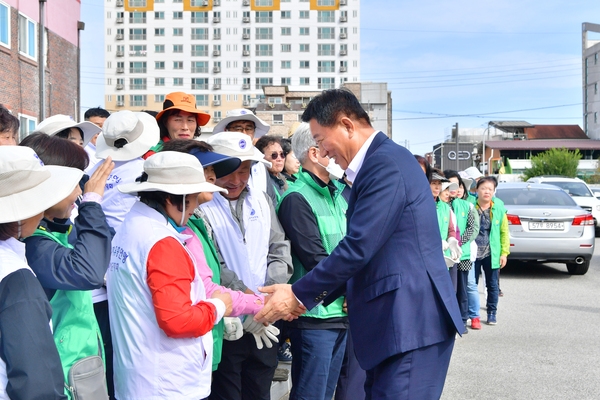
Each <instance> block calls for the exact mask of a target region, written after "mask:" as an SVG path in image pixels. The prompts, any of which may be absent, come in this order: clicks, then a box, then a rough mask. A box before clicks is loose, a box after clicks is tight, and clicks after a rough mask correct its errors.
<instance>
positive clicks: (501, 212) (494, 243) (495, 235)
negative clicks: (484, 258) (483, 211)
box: [490, 197, 506, 269]
mask: <svg viewBox="0 0 600 400" xmlns="http://www.w3.org/2000/svg"><path fill="white" fill-rule="evenodd" d="M494 199H495V197H494ZM503 204H504V203H502V204H498V203H496V202H494V201H492V209H491V210H490V220H491V227H490V253H491V254H490V255H491V257H492V269H498V268H500V255H501V252H502V247H501V241H500V226H501V225H502V220H503V219H504V216H505V215H506V208H504V205H503Z"/></svg>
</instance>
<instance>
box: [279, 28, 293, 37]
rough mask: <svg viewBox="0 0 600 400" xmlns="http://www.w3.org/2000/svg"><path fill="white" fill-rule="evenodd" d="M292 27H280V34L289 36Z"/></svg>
mask: <svg viewBox="0 0 600 400" xmlns="http://www.w3.org/2000/svg"><path fill="white" fill-rule="evenodd" d="M291 35H292V28H281V36H291Z"/></svg>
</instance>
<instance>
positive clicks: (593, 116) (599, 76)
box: [581, 22, 600, 140]
mask: <svg viewBox="0 0 600 400" xmlns="http://www.w3.org/2000/svg"><path fill="white" fill-rule="evenodd" d="M588 32H592V33H595V34H596V37H597V36H598V33H600V25H599V24H592V23H589V22H584V23H583V24H582V64H581V65H582V67H583V71H582V78H583V82H582V84H583V85H582V86H583V87H582V94H583V131H584V132H585V134H586V135H587V136H588V137H589V138H590V139H595V140H598V139H600V118H599V117H600V94H598V85H599V84H600V62H599V61H598V58H599V55H600V40H592V39H590V38H589V37H588Z"/></svg>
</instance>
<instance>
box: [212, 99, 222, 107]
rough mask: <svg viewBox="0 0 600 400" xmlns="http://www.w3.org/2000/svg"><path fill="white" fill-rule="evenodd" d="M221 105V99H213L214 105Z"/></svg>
mask: <svg viewBox="0 0 600 400" xmlns="http://www.w3.org/2000/svg"><path fill="white" fill-rule="evenodd" d="M220 105H221V100H215V101H213V106H215V107H218V106H220Z"/></svg>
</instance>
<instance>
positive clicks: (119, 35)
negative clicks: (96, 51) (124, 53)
mask: <svg viewBox="0 0 600 400" xmlns="http://www.w3.org/2000/svg"><path fill="white" fill-rule="evenodd" d="M115 39H117V40H123V34H122V33H117V35H116V36H115Z"/></svg>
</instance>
